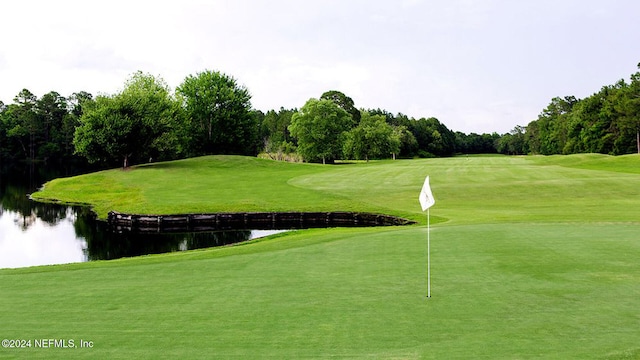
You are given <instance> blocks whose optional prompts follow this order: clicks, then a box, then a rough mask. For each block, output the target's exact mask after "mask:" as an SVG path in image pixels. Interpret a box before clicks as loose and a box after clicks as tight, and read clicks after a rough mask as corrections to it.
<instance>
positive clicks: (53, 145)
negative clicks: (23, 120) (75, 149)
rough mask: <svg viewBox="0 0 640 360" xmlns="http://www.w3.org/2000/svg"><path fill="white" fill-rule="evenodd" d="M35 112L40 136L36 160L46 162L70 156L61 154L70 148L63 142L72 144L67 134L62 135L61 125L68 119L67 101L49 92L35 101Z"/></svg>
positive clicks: (68, 144) (69, 145)
mask: <svg viewBox="0 0 640 360" xmlns="http://www.w3.org/2000/svg"><path fill="white" fill-rule="evenodd" d="M35 112H36V116H37V117H38V121H37V123H38V125H39V133H40V135H41V136H40V137H39V138H40V139H39V140H40V143H39V144H38V152H37V153H38V158H41V159H45V160H46V159H48V158H50V157H53V158H60V157H63V155H69V156H71V155H72V154H71V153H68V154H64V153H63V151H64V150H65V149H70V148H71V147H72V146H71V145H72V144H70V143H67V144H65V141H71V142H72V138H71V139H70V138H69V136H68V135H69V134H64V133H63V124H64V123H65V120H66V119H68V118H69V117H70V114H69V112H68V111H67V100H66V99H65V98H64V97H63V96H61V95H60V94H59V93H57V92H55V91H51V92H49V93H46V94H44V95H43V96H42V97H41V98H40V99H38V100H37V101H36V105H35ZM66 130H68V129H66ZM72 134H73V133H71V136H72ZM65 135H67V136H65Z"/></svg>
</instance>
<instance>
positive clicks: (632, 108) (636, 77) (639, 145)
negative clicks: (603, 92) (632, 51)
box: [615, 65, 640, 154]
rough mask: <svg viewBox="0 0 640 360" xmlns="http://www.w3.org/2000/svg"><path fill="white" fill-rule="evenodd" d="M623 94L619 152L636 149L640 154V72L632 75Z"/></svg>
mask: <svg viewBox="0 0 640 360" xmlns="http://www.w3.org/2000/svg"><path fill="white" fill-rule="evenodd" d="M639 67H640V65H639ZM622 94H623V96H622V99H621V100H620V101H619V105H618V109H619V112H620V115H621V116H620V121H619V129H620V136H619V139H618V142H617V143H616V144H615V145H616V148H617V150H618V151H617V152H619V153H623V154H624V153H630V152H632V149H634V150H635V151H637V153H638V154H640V72H637V73H635V74H633V75H631V83H630V84H629V86H626V87H624V88H623V89H622Z"/></svg>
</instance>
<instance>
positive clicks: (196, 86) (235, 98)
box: [177, 70, 258, 155]
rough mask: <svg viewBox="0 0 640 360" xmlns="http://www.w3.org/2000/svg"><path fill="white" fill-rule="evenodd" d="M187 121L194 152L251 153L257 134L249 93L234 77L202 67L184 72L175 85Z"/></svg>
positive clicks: (196, 153) (197, 153)
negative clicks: (202, 68) (183, 75)
mask: <svg viewBox="0 0 640 360" xmlns="http://www.w3.org/2000/svg"><path fill="white" fill-rule="evenodd" d="M177 93H178V94H179V95H180V96H181V98H182V101H183V107H184V109H185V111H186V116H187V119H188V122H189V124H190V126H189V129H190V133H191V134H190V138H191V146H192V149H193V154H194V155H202V154H213V153H235V154H247V155H248V154H253V153H255V152H256V149H255V144H256V138H257V134H258V125H257V123H256V118H255V117H254V116H251V113H250V110H251V102H250V100H251V95H250V94H249V90H247V88H245V87H244V86H241V85H238V83H237V81H236V79H234V78H233V77H231V76H228V75H226V74H223V73H221V72H218V71H210V70H205V71H203V72H201V73H198V74H196V75H195V76H193V75H190V76H188V77H187V78H186V79H185V80H184V82H183V83H182V84H181V85H180V86H179V87H178V88H177Z"/></svg>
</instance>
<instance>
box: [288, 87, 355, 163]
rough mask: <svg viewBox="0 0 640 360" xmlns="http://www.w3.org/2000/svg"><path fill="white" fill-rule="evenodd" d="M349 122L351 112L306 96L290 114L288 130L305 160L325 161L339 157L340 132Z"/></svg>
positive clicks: (342, 137) (349, 125) (340, 151)
mask: <svg viewBox="0 0 640 360" xmlns="http://www.w3.org/2000/svg"><path fill="white" fill-rule="evenodd" d="M351 124H352V119H351V115H350V114H349V113H347V112H346V111H345V110H344V109H342V108H341V107H339V106H338V105H336V103H334V102H333V101H331V100H326V99H325V100H318V99H309V100H308V101H307V102H306V104H304V106H303V107H302V108H301V109H300V110H299V111H298V112H296V113H295V114H293V116H292V117H291V125H289V132H290V133H291V136H293V137H295V138H296V139H297V141H298V150H297V151H298V153H299V154H300V155H301V156H302V157H303V158H304V159H305V160H306V161H319V160H322V163H323V164H325V163H326V162H333V161H334V160H336V159H338V158H339V157H340V155H341V153H342V143H343V140H344V133H345V132H346V131H349V129H351Z"/></svg>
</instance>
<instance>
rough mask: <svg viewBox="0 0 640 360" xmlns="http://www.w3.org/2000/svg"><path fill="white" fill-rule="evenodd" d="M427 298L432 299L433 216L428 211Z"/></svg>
mask: <svg viewBox="0 0 640 360" xmlns="http://www.w3.org/2000/svg"><path fill="white" fill-rule="evenodd" d="M427 297H428V298H430V297H431V216H430V214H429V209H427Z"/></svg>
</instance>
